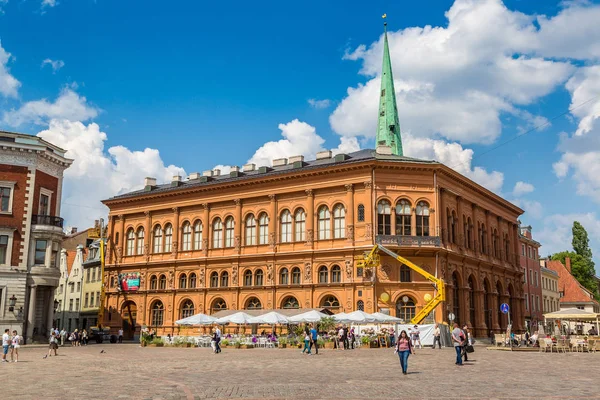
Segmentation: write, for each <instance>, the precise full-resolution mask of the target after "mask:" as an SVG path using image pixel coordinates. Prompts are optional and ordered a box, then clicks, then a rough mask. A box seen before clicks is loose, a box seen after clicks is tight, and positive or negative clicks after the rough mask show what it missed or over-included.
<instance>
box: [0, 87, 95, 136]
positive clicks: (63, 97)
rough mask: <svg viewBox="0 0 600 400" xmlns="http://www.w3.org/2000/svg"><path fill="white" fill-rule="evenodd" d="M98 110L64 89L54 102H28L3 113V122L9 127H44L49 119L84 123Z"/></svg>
mask: <svg viewBox="0 0 600 400" xmlns="http://www.w3.org/2000/svg"><path fill="white" fill-rule="evenodd" d="M99 112H100V110H99V109H98V108H97V107H95V106H93V105H90V104H89V103H88V102H87V99H86V98H85V97H83V96H80V95H79V94H77V93H76V92H75V91H74V90H72V89H71V88H64V89H63V90H62V91H61V92H60V95H59V96H58V98H57V99H56V100H55V101H54V102H49V101H48V100H46V99H42V100H35V101H29V102H27V103H24V104H22V105H21V107H20V108H19V109H16V110H15V109H13V110H11V111H7V112H5V113H4V117H3V121H4V122H5V123H6V124H8V125H10V126H15V127H17V126H20V125H23V124H28V123H33V124H36V125H45V124H47V123H48V121H50V120H51V119H68V120H70V121H86V120H89V119H91V118H95V117H96V116H97V115H98V113H99Z"/></svg>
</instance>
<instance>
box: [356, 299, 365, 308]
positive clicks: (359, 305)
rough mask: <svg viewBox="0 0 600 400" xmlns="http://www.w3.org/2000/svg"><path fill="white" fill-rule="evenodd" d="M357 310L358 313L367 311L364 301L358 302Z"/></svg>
mask: <svg viewBox="0 0 600 400" xmlns="http://www.w3.org/2000/svg"><path fill="white" fill-rule="evenodd" d="M356 309H357V310H358V311H365V302H364V301H362V300H359V301H357V302H356Z"/></svg>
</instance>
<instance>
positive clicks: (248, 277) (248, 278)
mask: <svg viewBox="0 0 600 400" xmlns="http://www.w3.org/2000/svg"><path fill="white" fill-rule="evenodd" d="M244 286H252V271H250V270H249V269H247V270H246V272H244Z"/></svg>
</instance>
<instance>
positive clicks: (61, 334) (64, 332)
mask: <svg viewBox="0 0 600 400" xmlns="http://www.w3.org/2000/svg"><path fill="white" fill-rule="evenodd" d="M66 337H67V331H65V328H62V329H61V331H60V345H61V347H62V346H64V345H65V338H66Z"/></svg>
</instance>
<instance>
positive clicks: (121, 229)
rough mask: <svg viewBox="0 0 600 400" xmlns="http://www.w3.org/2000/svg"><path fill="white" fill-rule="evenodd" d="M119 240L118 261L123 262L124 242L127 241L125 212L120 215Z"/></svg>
mask: <svg viewBox="0 0 600 400" xmlns="http://www.w3.org/2000/svg"><path fill="white" fill-rule="evenodd" d="M118 232H119V242H118V243H117V249H116V250H117V262H118V263H120V262H121V257H122V256H123V243H125V240H126V238H125V217H124V215H123V214H120V215H119V230H118Z"/></svg>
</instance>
